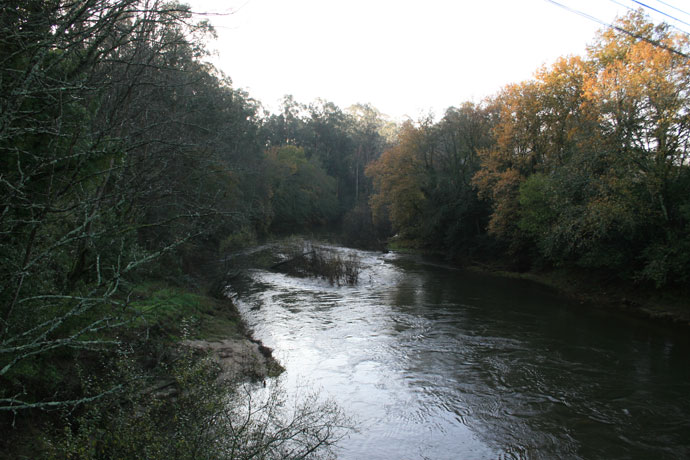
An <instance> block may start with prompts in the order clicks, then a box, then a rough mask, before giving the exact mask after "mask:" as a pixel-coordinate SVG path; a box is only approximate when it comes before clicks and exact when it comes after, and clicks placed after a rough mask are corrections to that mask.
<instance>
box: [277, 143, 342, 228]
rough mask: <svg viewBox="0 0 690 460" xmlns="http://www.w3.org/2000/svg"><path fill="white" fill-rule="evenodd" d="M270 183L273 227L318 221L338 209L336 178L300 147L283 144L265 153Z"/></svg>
mask: <svg viewBox="0 0 690 460" xmlns="http://www.w3.org/2000/svg"><path fill="white" fill-rule="evenodd" d="M267 161H268V173H269V177H270V183H271V184H272V203H273V212H274V218H273V227H274V228H280V229H282V230H286V229H291V228H300V227H301V226H303V225H305V224H306V225H307V226H309V225H318V224H325V223H326V222H328V221H330V220H332V219H334V218H335V217H336V216H337V213H338V202H337V198H336V189H335V181H334V179H333V178H332V177H330V176H328V175H327V174H326V172H325V171H324V170H323V169H322V168H321V167H320V166H319V165H317V164H315V163H314V162H313V161H310V160H308V159H307V157H306V155H305V153H304V150H303V149H301V148H299V147H293V146H285V147H278V148H273V149H271V150H269V152H268V153H267Z"/></svg>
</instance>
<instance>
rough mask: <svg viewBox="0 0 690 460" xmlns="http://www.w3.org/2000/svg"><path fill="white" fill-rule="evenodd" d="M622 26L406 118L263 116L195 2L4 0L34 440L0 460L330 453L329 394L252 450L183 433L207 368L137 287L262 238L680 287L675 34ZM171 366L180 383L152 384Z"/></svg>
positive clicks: (15, 418) (362, 108) (24, 364)
mask: <svg viewBox="0 0 690 460" xmlns="http://www.w3.org/2000/svg"><path fill="white" fill-rule="evenodd" d="M616 24H617V28H615V29H607V30H604V31H602V32H601V33H600V34H599V35H598V36H597V37H596V39H595V40H594V42H593V43H592V45H591V46H590V47H589V49H588V52H587V55H586V56H584V57H579V56H569V57H563V58H562V59H560V60H558V61H557V62H556V63H554V64H552V65H550V66H547V67H544V68H542V69H539V70H537V72H536V73H535V76H534V78H533V79H532V80H529V81H525V82H521V83H516V84H512V85H509V86H507V87H505V88H503V89H502V90H501V91H500V92H499V93H498V94H496V95H495V96H493V97H490V98H488V99H487V100H485V101H484V102H482V103H479V104H474V103H469V102H468V103H464V104H460V105H459V107H458V108H449V109H448V110H447V112H446V113H445V114H444V116H443V117H442V118H441V119H440V120H438V121H435V120H433V119H432V118H429V119H426V120H416V121H413V120H409V121H407V122H405V123H402V124H401V125H397V124H395V123H393V122H391V121H390V120H388V119H387V118H386V116H384V115H383V114H381V113H380V112H378V111H377V110H376V109H375V108H373V107H371V106H369V105H363V104H362V105H356V106H353V107H349V108H346V109H341V108H339V107H337V106H336V105H335V104H333V103H330V102H327V101H322V100H319V101H315V102H313V103H310V104H302V103H300V102H297V101H295V100H294V99H293V98H292V97H289V96H287V97H286V98H285V99H284V101H283V107H282V111H281V112H280V113H274V114H272V113H268V112H266V111H265V110H264V109H263V108H262V106H261V104H260V102H259V101H256V100H253V99H252V98H251V97H250V95H249V94H247V93H245V92H243V91H241V90H238V89H236V88H234V87H233V84H232V81H231V79H230V78H228V77H226V76H224V75H222V74H221V73H220V72H219V71H218V70H217V69H215V68H213V67H212V66H211V65H210V64H208V63H206V57H207V51H206V48H205V42H206V40H208V39H211V38H212V36H213V29H212V27H211V26H210V25H209V24H208V23H207V22H204V21H201V22H200V21H198V20H197V19H196V17H195V16H194V15H193V14H192V13H191V12H190V10H189V8H188V7H187V6H184V5H180V4H175V3H166V2H159V1H156V0H125V1H114V0H84V1H65V0H51V1H25V0H8V1H4V2H3V3H2V4H1V6H0V107H1V114H0V153H1V156H0V190H1V193H0V197H1V198H0V199H1V200H2V202H1V204H0V209H1V211H0V232H1V235H2V238H1V239H0V258H1V262H2V263H1V264H0V429H2V431H3V432H6V433H7V432H13V433H15V434H17V433H19V432H21V433H27V432H28V433H30V436H31V441H29V442H27V441H26V439H24V441H23V442H22V441H20V440H21V439H22V438H21V436H19V435H17V436H14V435H13V436H10V437H8V440H7V441H6V442H0V454H1V453H2V451H8V449H10V445H8V443H13V442H14V444H13V447H12V448H13V449H18V450H19V451H21V450H22V449H26V452H29V454H27V455H37V452H36V450H37V451H39V452H40V453H41V454H42V455H45V456H46V458H110V457H116V456H117V457H119V458H137V457H138V456H141V455H143V454H142V452H145V453H146V455H145V456H146V457H149V458H282V456H283V455H284V454H285V455H286V452H287V450H282V451H281V450H280V449H282V448H284V449H288V448H289V449H292V448H294V444H289V442H292V441H295V442H297V443H298V444H300V445H301V446H303V450H299V451H290V452H293V453H294V455H292V457H290V458H307V457H309V456H310V455H313V454H316V453H318V452H320V451H319V448H321V447H328V445H329V443H330V442H331V435H332V433H331V431H330V429H331V426H332V425H333V424H336V425H337V424H338V423H340V421H339V419H338V418H337V417H336V418H333V419H329V420H328V421H326V422H324V421H323V420H322V419H320V418H319V417H323V414H327V415H328V416H330V415H333V416H336V415H338V414H337V410H336V409H334V408H328V407H326V406H324V410H323V411H321V412H318V414H314V413H309V412H308V411H307V412H305V413H303V414H300V416H303V417H304V419H302V420H301V421H302V422H303V423H305V424H306V425H298V424H295V425H289V424H288V425H289V426H290V427H297V428H295V429H297V432H293V433H289V436H287V439H285V440H280V442H278V441H276V440H275V439H270V440H264V441H265V444H271V443H274V444H273V445H278V447H275V450H271V449H273V447H271V448H268V447H266V445H265V444H263V445H259V444H260V443H259V444H256V445H255V444H252V443H253V442H255V441H256V439H257V438H256V437H252V436H253V435H255V434H256V432H257V431H254V432H250V430H247V432H245V433H242V436H245V437H244V438H243V437H242V436H241V435H237V436H235V437H231V436H228V435H227V433H224V435H222V433H220V431H222V430H221V429H220V428H218V427H217V426H216V427H215V428H213V429H210V428H209V427H208V426H203V424H200V423H198V421H199V420H207V419H209V418H213V417H215V419H216V420H217V419H218V417H220V416H221V414H225V416H227V417H230V415H228V414H227V413H226V412H224V411H225V410H226V409H224V408H226V407H227V405H226V404H225V402H224V401H226V400H225V399H224V398H227V396H228V394H227V393H228V390H227V389H223V388H220V387H218V386H214V385H212V384H210V383H208V382H212V381H213V378H212V377H211V376H212V375H213V371H214V370H213V368H212V366H211V365H210V364H208V363H207V362H206V361H203V360H198V359H195V358H194V357H193V356H191V355H188V354H184V353H181V354H180V353H178V354H176V355H174V356H173V355H171V353H170V352H169V351H167V349H168V348H171V347H172V346H173V345H172V344H174V343H175V342H176V341H177V340H179V338H180V337H183V336H185V334H187V333H188V332H187V331H188V329H189V328H190V327H192V328H193V325H192V326H190V325H189V324H187V323H185V322H184V321H178V320H177V318H178V317H172V318H173V320H170V318H171V317H166V316H165V315H164V314H161V316H154V317H153V318H151V317H149V318H148V319H147V321H145V322H144V321H142V317H143V313H142V312H143V310H144V306H146V305H149V304H147V301H150V300H151V299H150V297H151V292H150V289H149V288H148V287H150V286H151V283H152V282H153V283H158V284H156V285H157V286H160V285H165V286H172V289H178V290H182V291H185V292H186V291H187V290H196V291H197V294H198V292H200V291H202V290H203V289H205V285H204V282H203V281H201V278H203V277H202V276H200V275H199V273H200V271H201V267H202V266H204V267H205V265H204V264H206V263H207V262H208V261H209V260H211V259H213V257H215V256H216V255H218V254H223V253H225V252H228V251H232V250H235V249H238V248H241V247H245V246H247V245H251V244H253V243H255V242H257V241H259V240H260V239H261V238H265V237H267V236H269V235H276V234H285V233H300V232H310V231H314V230H318V229H328V230H329V231H331V232H337V233H339V234H341V235H342V238H344V239H345V240H346V241H347V242H349V243H350V244H353V245H360V246H368V247H374V248H382V247H383V245H385V244H386V241H387V240H388V238H390V237H392V236H395V241H397V242H398V244H402V245H406V246H412V247H417V248H423V249H427V250H431V251H435V250H437V251H441V250H442V251H443V252H444V253H445V254H446V256H447V257H448V258H450V259H451V260H453V261H454V262H456V263H472V262H475V261H484V262H486V261H497V260H499V261H501V262H502V263H505V264H507V265H509V266H510V267H511V268H512V269H517V270H527V269H531V268H535V267H539V268H540V269H548V268H553V267H571V268H580V269H582V268H584V269H588V270H596V271H597V272H601V273H605V274H607V276H610V277H616V278H618V279H621V280H624V281H626V282H630V283H638V284H640V283H641V284H644V285H648V286H650V288H653V289H663V288H671V287H674V288H679V287H682V286H685V285H686V284H687V282H688V280H689V277H690V275H689V274H690V195H688V191H689V190H690V169H689V163H688V160H689V159H688V147H689V141H690V64H689V63H688V53H690V43H689V41H688V37H687V36H685V35H682V34H674V33H673V31H672V29H670V28H669V27H668V26H666V25H664V24H661V25H654V24H652V23H651V22H650V21H649V20H648V19H646V18H645V16H644V15H643V14H642V13H641V12H637V13H631V14H629V15H628V16H626V17H624V18H621V19H619V20H618V22H617V23H616ZM622 31H626V32H625V33H623V32H622ZM147 289H149V290H148V291H147ZM190 295H192V294H190ZM194 295H196V294H194ZM147 296H148V297H147ZM180 296H181V297H183V295H180ZM198 299H202V300H200V302H202V303H203V302H207V301H208V299H206V298H205V297H198ZM194 302H195V301H194V300H193V301H192V303H194ZM214 305H215V304H214ZM165 311H167V310H165V309H164V313H165ZM166 314H167V313H166ZM166 318H167V319H168V320H169V322H170V323H173V324H165V320H166ZM157 321H163V326H161V325H160V324H158V323H157ZM162 374H167V375H173V376H174V378H175V380H176V382H177V383H176V384H177V385H178V386H180V387H181V388H183V389H184V391H181V392H180V393H179V394H180V395H182V396H179V397H177V398H176V399H174V400H173V401H166V402H163V401H157V400H156V399H155V398H151V397H150V393H145V392H142V391H141V388H143V387H146V385H150V384H151V382H155V381H156V379H159V378H160V375H162ZM200 402H203V404H202V403H200ZM181 413H186V414H190V415H188V417H177V416H171V414H181ZM142 414H145V415H144V416H142ZM163 420H165V423H162V421H163ZM328 423H331V425H329V426H328V428H329V429H328V430H327V432H323V431H319V429H317V428H315V427H316V426H321V427H323V426H326V425H328ZM319 424H321V425H319ZM304 426H308V427H309V428H308V429H307V428H304ZM257 430H259V431H260V429H259V428H257ZM170 433H175V434H176V436H177V437H176V439H177V440H178V441H176V442H175V443H170V442H168V437H169V435H170ZM252 433H253V434H252ZM324 433H325V434H324ZM300 436H304V438H300ZM15 438H16V439H15ZM230 439H232V442H235V443H236V444H233V445H228V442H230V441H229V440H230ZM18 446H20V447H18ZM252 448H255V449H263V450H260V452H261V454H260V455H263V457H261V456H259V454H258V453H257V452H259V450H251V449H252ZM31 449H34V451H32V450H31Z"/></svg>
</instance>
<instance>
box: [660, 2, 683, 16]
mask: <svg viewBox="0 0 690 460" xmlns="http://www.w3.org/2000/svg"><path fill="white" fill-rule="evenodd" d="M656 1H657V2H659V3H661V4H662V5H666V6H668V7H669V8H673V9H674V10H676V11H680V12H681V13H683V14H685V15H688V16H690V13H688V12H687V11H683V10H681V9H680V8H676V7H675V6H673V5H671V4H670V3H666V2H662V1H661V0H656Z"/></svg>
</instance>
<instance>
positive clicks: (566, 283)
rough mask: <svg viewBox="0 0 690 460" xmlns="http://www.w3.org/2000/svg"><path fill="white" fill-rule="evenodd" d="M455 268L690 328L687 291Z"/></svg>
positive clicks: (493, 266)
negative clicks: (518, 281)
mask: <svg viewBox="0 0 690 460" xmlns="http://www.w3.org/2000/svg"><path fill="white" fill-rule="evenodd" d="M387 250H390V251H395V252H400V253H413V254H419V255H422V256H425V257H433V258H440V259H444V260H445V255H444V254H441V253H438V252H434V251H428V250H426V249H424V248H420V247H419V245H415V244H414V242H411V241H401V240H396V241H394V242H392V243H391V244H389V245H388V247H387ZM454 265H455V266H457V267H459V268H462V269H465V270H470V271H473V272H478V273H485V274H491V275H494V276H500V277H506V278H513V279H524V280H529V281H531V282H534V283H538V284H541V285H545V286H548V287H550V288H551V289H554V290H556V291H557V292H558V293H559V294H561V295H563V296H565V297H567V298H569V299H572V300H574V301H576V302H579V303H581V304H582V305H588V306H591V307H594V308H608V309H612V310H616V311H621V312H625V313H626V314H629V315H634V316H637V317H642V318H647V319H650V320H654V321H663V322H667V323H673V324H681V325H683V326H688V327H690V292H687V290H686V292H684V291H682V290H681V289H676V290H671V289H667V290H664V291H660V290H657V289H654V288H653V287H651V286H645V285H641V284H635V283H632V282H627V281H625V280H621V279H618V278H616V277H612V276H611V275H610V274H607V273H603V272H601V273H597V272H595V271H592V270H576V269H572V268H553V269H543V270H530V271H526V272H519V271H514V270H510V269H509V268H506V267H507V265H506V264H502V263H500V262H491V261H490V262H486V261H482V262H479V261H476V260H475V261H472V262H469V263H457V264H454Z"/></svg>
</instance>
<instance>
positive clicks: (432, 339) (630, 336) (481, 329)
mask: <svg viewBox="0 0 690 460" xmlns="http://www.w3.org/2000/svg"><path fill="white" fill-rule="evenodd" d="M338 250H340V251H342V252H345V253H347V252H351V251H352V250H349V249H343V248H339V249H338ZM357 254H358V255H359V256H360V257H361V260H362V264H363V270H362V273H361V275H360V283H359V284H358V285H357V286H354V287H352V286H342V287H337V286H330V285H329V284H328V283H327V282H325V281H322V280H318V279H311V278H296V277H292V276H289V275H287V274H284V273H276V272H272V271H268V270H263V269H250V270H248V271H247V272H246V273H245V274H244V276H240V277H237V278H236V279H235V281H234V282H233V284H232V285H231V292H233V293H234V295H236V297H237V300H238V304H239V306H240V309H241V311H242V313H243V315H244V317H245V318H246V320H247V321H248V322H249V324H250V326H251V327H252V329H253V330H254V332H255V335H256V336H257V338H259V339H261V340H262V341H263V342H264V343H265V344H266V345H268V346H270V347H272V348H273V349H274V350H275V352H274V353H275V355H276V356H277V358H278V359H279V360H280V361H281V363H282V364H283V365H284V366H285V367H286V369H287V372H286V373H285V374H284V376H283V377H282V378H283V379H285V381H286V384H287V386H288V388H289V389H290V390H291V391H299V389H300V388H302V387H304V386H316V387H318V388H321V391H322V392H323V393H324V394H325V395H326V396H330V397H333V398H335V399H336V400H337V401H338V402H339V403H340V405H341V406H343V408H344V409H345V410H346V411H347V412H348V413H349V414H350V415H352V416H354V418H355V419H356V420H357V422H358V426H359V428H360V430H359V432H358V433H356V434H353V435H352V436H350V437H349V438H348V439H347V440H345V441H343V442H342V443H341V449H340V451H339V458H341V459H424V458H429V459H459V458H466V459H497V458H500V459H512V458H516V459H520V458H530V459H531V458H535V459H540V458H544V459H552V458H573V459H578V458H581V459H635V458H639V459H649V458H654V459H662V458H669V459H672V458H679V459H680V458H690V365H689V364H690V359H689V357H690V341H689V340H688V334H687V329H680V330H674V329H673V328H671V327H670V326H666V325H660V324H649V323H648V322H645V321H643V320H639V319H636V318H628V317H625V316H622V315H618V314H615V313H612V312H608V311H599V310H597V309H596V308H592V307H582V306H580V305H575V304H573V303H570V302H568V301H566V300H564V299H562V298H559V297H558V296H556V295H555V294H554V293H553V292H551V291H549V290H548V289H546V288H543V287H541V286H539V285H535V284H532V283H529V282H523V281H519V280H509V279H501V278H495V277H490V276H484V275H478V274H473V273H466V272H463V271H460V270H456V269H453V268H451V267H446V266H443V265H437V264H433V263H428V262H425V261H424V260H422V259H421V258H419V257H415V256H406V255H398V254H381V253H373V252H363V251H357Z"/></svg>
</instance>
